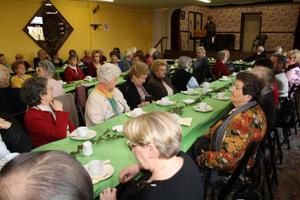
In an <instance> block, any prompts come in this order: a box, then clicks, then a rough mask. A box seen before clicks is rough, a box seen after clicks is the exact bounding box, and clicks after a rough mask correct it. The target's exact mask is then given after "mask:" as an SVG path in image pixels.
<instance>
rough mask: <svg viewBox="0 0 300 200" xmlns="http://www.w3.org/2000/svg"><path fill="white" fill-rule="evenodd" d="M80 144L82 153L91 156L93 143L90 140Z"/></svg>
mask: <svg viewBox="0 0 300 200" xmlns="http://www.w3.org/2000/svg"><path fill="white" fill-rule="evenodd" d="M82 146H83V147H82V151H83V155H85V156H91V155H92V154H93V145H92V143H91V142H90V141H86V142H84V143H82Z"/></svg>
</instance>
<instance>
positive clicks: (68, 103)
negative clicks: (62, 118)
mask: <svg viewBox="0 0 300 200" xmlns="http://www.w3.org/2000/svg"><path fill="white" fill-rule="evenodd" d="M54 99H56V100H58V101H60V102H62V103H63V110H64V111H66V112H69V113H70V115H69V119H70V120H71V121H72V122H73V124H74V125H75V126H76V127H78V126H79V120H78V112H77V108H76V105H75V99H74V96H73V94H71V93H67V94H64V95H61V96H59V97H55V98H54Z"/></svg>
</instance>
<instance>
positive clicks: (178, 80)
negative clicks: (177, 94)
mask: <svg viewBox="0 0 300 200" xmlns="http://www.w3.org/2000/svg"><path fill="white" fill-rule="evenodd" d="M191 66H192V59H191V58H190V57H187V56H181V57H180V58H179V59H178V67H179V69H178V70H177V71H176V72H175V73H174V75H173V76H172V78H171V81H172V85H173V86H174V87H175V89H176V90H177V91H184V90H187V89H189V88H196V87H199V84H198V82H197V80H196V78H195V77H194V76H193V75H192V74H191V73H190V72H189V70H190V68H191Z"/></svg>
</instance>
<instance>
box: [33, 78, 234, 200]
mask: <svg viewBox="0 0 300 200" xmlns="http://www.w3.org/2000/svg"><path fill="white" fill-rule="evenodd" d="M231 83H232V82H231V81H227V82H222V81H215V82H213V83H212V87H213V88H214V89H215V90H218V89H220V88H223V87H227V86H229V85H230V84H231ZM198 90H199V91H200V88H199V89H198ZM226 92H227V94H228V95H229V92H228V90H226ZM197 97H198V96H190V95H184V94H181V93H178V94H175V95H173V96H170V99H172V100H176V102H177V104H179V105H184V104H183V102H182V100H183V99H188V98H189V99H196V98H197ZM203 101H204V102H207V103H208V104H210V105H211V106H212V107H213V111H212V112H209V113H200V112H197V111H194V110H193V109H192V106H186V107H185V108H184V110H183V114H182V117H192V118H193V121H192V125H191V126H190V127H183V126H182V130H183V137H182V145H181V149H182V150H183V151H187V150H188V149H189V148H190V146H191V145H192V144H193V142H194V141H195V140H196V139H197V138H198V137H199V136H202V135H204V134H206V133H207V131H208V129H209V127H210V126H211V125H212V124H214V123H215V122H216V121H217V120H218V119H220V118H221V117H222V116H224V115H225V114H226V113H228V111H229V110H230V109H231V108H232V106H231V103H230V101H220V100H215V99H213V98H210V97H206V98H205V99H204V100H203ZM143 109H144V110H145V111H147V112H150V111H163V110H166V109H167V107H162V106H158V105H156V104H154V103H153V104H150V105H148V106H146V107H144V108H143ZM127 120H129V118H128V117H127V116H126V115H125V114H123V115H120V116H117V117H114V118H112V119H110V120H108V121H105V122H104V123H101V124H99V125H96V126H94V127H92V128H91V129H93V130H95V131H96V132H97V135H100V134H102V133H103V132H104V131H105V130H106V129H107V128H109V129H111V128H112V127H113V126H115V125H119V124H124V123H125V122H126V121H127ZM116 134H120V133H116ZM81 143H82V142H80V141H74V140H72V139H70V138H65V139H63V140H59V141H56V142H52V143H49V144H46V145H44V146H41V147H39V148H36V149H34V150H33V151H41V150H63V151H65V152H68V153H70V152H71V151H76V149H77V146H78V145H80V144H81ZM93 151H94V153H93V155H92V156H90V157H85V156H83V155H82V153H81V154H79V155H77V156H76V159H77V160H78V161H80V162H81V163H82V164H86V163H88V162H89V161H91V160H95V159H100V160H111V163H112V165H113V167H114V169H115V172H114V174H113V176H112V177H111V178H109V179H107V180H105V181H101V182H99V183H97V184H95V185H94V196H95V197H96V196H97V195H99V193H100V192H101V191H102V190H103V189H104V188H106V187H108V186H109V187H114V186H116V185H118V184H119V179H118V175H119V172H120V170H121V169H123V168H124V167H126V166H129V165H132V164H134V163H136V159H135V157H134V156H133V154H132V152H131V151H130V150H129V149H128V147H127V144H126V140H125V139H117V140H114V141H105V142H102V143H100V144H97V145H93Z"/></svg>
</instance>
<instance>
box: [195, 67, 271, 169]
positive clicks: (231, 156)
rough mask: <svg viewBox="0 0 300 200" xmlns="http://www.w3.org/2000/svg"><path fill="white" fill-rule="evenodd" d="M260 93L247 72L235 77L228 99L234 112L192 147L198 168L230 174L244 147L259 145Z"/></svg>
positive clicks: (262, 119)
mask: <svg viewBox="0 0 300 200" xmlns="http://www.w3.org/2000/svg"><path fill="white" fill-rule="evenodd" d="M260 91H261V84H260V81H259V79H258V78H256V76H255V75H253V74H251V73H247V72H241V73H239V74H238V75H237V77H236V81H235V83H234V85H233V88H232V92H231V97H230V98H231V101H232V103H233V105H234V107H235V109H234V110H232V112H230V113H229V114H228V115H227V116H226V117H225V118H223V119H222V120H220V121H218V122H217V123H215V124H214V125H213V126H212V127H211V128H210V130H209V133H208V134H207V135H206V136H203V137H201V138H199V139H198V141H197V142H196V144H195V148H194V153H195V155H196V156H198V157H197V162H198V164H199V165H200V166H201V167H203V166H206V167H209V168H211V169H213V170H215V171H216V172H220V171H221V172H225V173H231V172H232V171H233V170H234V169H235V168H236V166H237V165H238V163H239V161H240V160H241V158H242V156H243V155H244V153H245V151H246V148H247V146H248V144H250V143H251V142H258V143H259V142H260V141H262V139H263V138H264V136H265V133H266V128H267V120H266V117H265V114H264V112H263V111H262V109H261V107H260V105H259V104H258V103H257V100H258V97H259V95H260Z"/></svg>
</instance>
